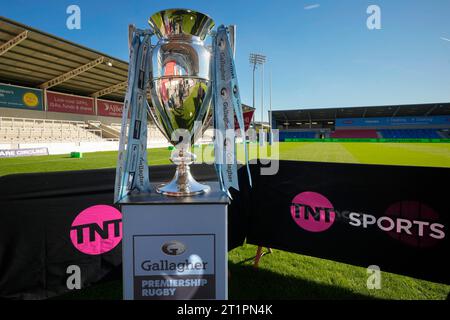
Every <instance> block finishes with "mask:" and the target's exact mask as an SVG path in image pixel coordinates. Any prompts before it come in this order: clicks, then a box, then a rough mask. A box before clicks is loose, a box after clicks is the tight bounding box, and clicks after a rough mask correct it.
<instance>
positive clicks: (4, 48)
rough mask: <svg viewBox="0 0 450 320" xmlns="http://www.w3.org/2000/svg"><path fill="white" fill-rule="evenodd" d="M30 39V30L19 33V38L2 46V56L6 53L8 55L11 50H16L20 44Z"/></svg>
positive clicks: (0, 51)
mask: <svg viewBox="0 0 450 320" xmlns="http://www.w3.org/2000/svg"><path fill="white" fill-rule="evenodd" d="M27 37H28V30H25V31H23V32H21V33H19V34H18V35H17V36H15V37H14V38H12V39H11V40H9V41H7V42H5V43H4V44H2V45H0V56H1V55H2V54H4V53H6V52H7V51H8V50H10V49H11V48H14V47H15V46H17V45H18V44H19V43H21V42H22V41H23V40H25V39H26V38H27Z"/></svg>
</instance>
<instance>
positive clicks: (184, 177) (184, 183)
mask: <svg viewBox="0 0 450 320" xmlns="http://www.w3.org/2000/svg"><path fill="white" fill-rule="evenodd" d="M210 190H211V188H210V186H208V185H206V184H201V183H198V182H197V181H196V180H195V179H194V177H192V175H191V172H190V170H189V166H188V165H186V164H184V165H178V166H177V171H176V172H175V177H174V178H173V179H172V181H170V182H169V183H167V184H162V185H160V186H158V187H157V188H156V192H158V193H161V194H164V195H166V196H171V197H189V196H196V195H199V194H203V193H206V192H209V191H210Z"/></svg>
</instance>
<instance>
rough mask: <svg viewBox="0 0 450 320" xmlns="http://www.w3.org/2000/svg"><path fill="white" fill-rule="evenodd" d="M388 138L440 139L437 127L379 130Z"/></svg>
mask: <svg viewBox="0 0 450 320" xmlns="http://www.w3.org/2000/svg"><path fill="white" fill-rule="evenodd" d="M379 132H380V133H381V135H382V136H383V138H386V139H440V138H441V137H440V135H439V134H438V133H437V131H436V130H435V129H383V130H379Z"/></svg>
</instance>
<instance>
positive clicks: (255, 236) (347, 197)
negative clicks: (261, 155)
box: [239, 161, 450, 283]
mask: <svg viewBox="0 0 450 320" xmlns="http://www.w3.org/2000/svg"><path fill="white" fill-rule="evenodd" d="M260 168H261V167H259V166H253V167H252V177H253V188H252V189H251V191H250V194H249V195H248V196H247V198H246V199H242V200H240V199H239V201H245V202H246V203H247V205H248V206H250V208H249V209H248V210H249V216H250V217H249V219H250V223H249V229H248V235H247V241H248V242H249V243H252V244H256V245H262V246H267V247H272V248H278V249H283V250H287V251H291V252H296V253H301V254H305V255H310V256H314V257H320V258H325V259H331V260H336V261H340V262H345V263H349V264H353V265H358V266H362V267H369V266H371V265H376V266H378V267H379V268H380V269H381V271H388V272H393V273H398V274H404V275H409V276H412V277H415V278H421V279H426V280H431V281H436V282H440V283H450V277H449V275H448V270H450V264H449V260H448V259H447V256H448V253H449V241H448V236H449V234H448V233H449V230H448V228H449V215H450V211H449V199H448V198H447V197H448V195H449V193H448V188H446V187H445V185H446V183H448V181H450V169H445V168H426V167H400V166H376V165H359V164H358V165H357V164H338V163H318V162H297V161H280V168H279V172H278V173H277V174H276V175H272V176H268V175H261V174H260Z"/></svg>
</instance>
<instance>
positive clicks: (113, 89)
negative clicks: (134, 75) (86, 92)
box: [91, 81, 128, 98]
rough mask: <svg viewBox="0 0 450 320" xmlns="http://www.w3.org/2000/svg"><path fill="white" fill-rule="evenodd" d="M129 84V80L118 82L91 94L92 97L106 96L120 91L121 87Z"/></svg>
mask: <svg viewBox="0 0 450 320" xmlns="http://www.w3.org/2000/svg"><path fill="white" fill-rule="evenodd" d="M127 84H128V81H124V82H120V83H117V84H115V85H112V86H110V87H108V88H105V89H102V90H100V91H97V92H94V93H93V94H91V97H94V98H98V97H101V96H105V95H107V94H110V93H113V92H116V91H119V90H120V89H123V88H126V86H127Z"/></svg>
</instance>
